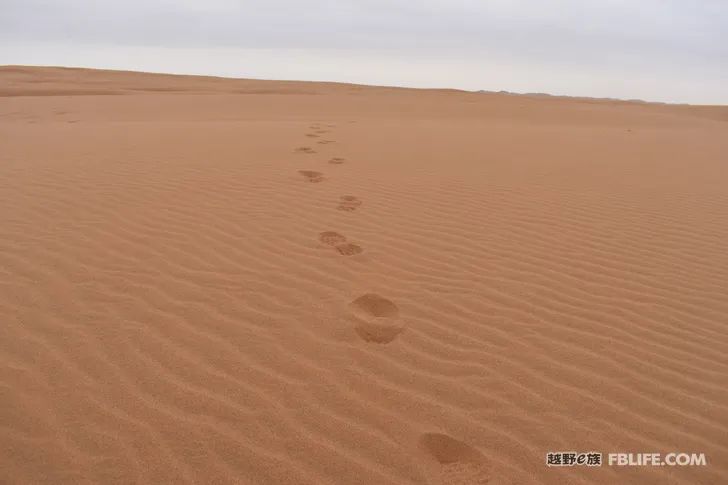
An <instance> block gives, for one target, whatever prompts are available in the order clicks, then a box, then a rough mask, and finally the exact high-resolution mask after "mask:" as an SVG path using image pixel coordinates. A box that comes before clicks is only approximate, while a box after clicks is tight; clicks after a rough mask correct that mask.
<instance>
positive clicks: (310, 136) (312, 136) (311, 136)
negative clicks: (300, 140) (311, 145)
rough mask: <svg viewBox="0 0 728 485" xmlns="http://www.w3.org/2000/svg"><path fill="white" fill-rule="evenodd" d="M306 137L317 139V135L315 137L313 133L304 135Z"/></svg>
mask: <svg viewBox="0 0 728 485" xmlns="http://www.w3.org/2000/svg"><path fill="white" fill-rule="evenodd" d="M306 136H307V137H309V138H318V137H319V135H317V134H315V133H306Z"/></svg>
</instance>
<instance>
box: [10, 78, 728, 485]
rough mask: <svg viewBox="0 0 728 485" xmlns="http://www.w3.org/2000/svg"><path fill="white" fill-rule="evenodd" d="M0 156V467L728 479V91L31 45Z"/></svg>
mask: <svg viewBox="0 0 728 485" xmlns="http://www.w3.org/2000/svg"><path fill="white" fill-rule="evenodd" d="M0 147H1V148H0V288H1V289H0V321H1V322H2V325H0V331H2V338H0V351H1V354H2V366H0V377H1V379H0V383H2V398H0V419H2V427H1V428H0V443H1V444H0V447H1V450H0V482H2V483H18V484H21V483H22V484H33V483H54V484H55V483H68V484H76V483H124V484H128V483H150V484H162V483H175V484H180V483H242V484H296V485H299V484H330V485H333V484H367V485H371V484H377V485H379V484H413V485H414V484H448V485H449V484H485V483H488V484H540V483H547V484H564V483H570V484H613V483H620V484H621V483H634V484H664V483H670V484H685V485H688V484H690V485H692V484H718V483H728V460H727V459H726V456H728V442H726V439H725V438H726V436H728V385H726V384H728V297H727V295H728V291H727V290H728V251H726V250H725V247H726V243H725V242H726V241H728V217H726V214H728V184H726V161H727V160H728V108H726V107H723V106H688V105H665V104H651V103H644V102H628V101H615V100H593V99H583V98H565V97H552V96H548V97H544V96H530V95H511V94H508V93H471V92H464V91H457V90H448V89H433V90H426V89H404V88H388V87H373V86H357V85H351V84H342V83H317V82H293V81H259V80H245V79H223V78H213V77H197V76H172V75H162V74H147V73H134V72H118V71H100V70H99V71H96V70H88V69H69V68H50V67H49V68H38V67H23V66H5V67H0ZM549 451H584V452H591V451H599V452H602V453H604V454H605V458H606V454H607V453H614V452H654V453H669V452H673V451H684V452H690V453H693V452H702V453H705V455H706V457H707V461H708V466H705V467H613V466H612V467H610V466H602V467H595V468H592V467H589V468H588V467H568V468H555V467H552V468H549V467H547V466H546V464H545V458H546V453H547V452H549Z"/></svg>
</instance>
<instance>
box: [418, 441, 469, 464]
mask: <svg viewBox="0 0 728 485" xmlns="http://www.w3.org/2000/svg"><path fill="white" fill-rule="evenodd" d="M420 444H421V445H422V447H423V448H424V449H425V450H426V451H427V452H428V453H429V454H430V455H432V456H433V457H434V458H435V459H436V460H437V461H438V462H440V463H441V464H443V465H447V464H450V463H455V462H459V461H460V462H474V461H480V460H481V459H482V458H483V455H481V454H480V452H479V451H478V450H476V449H475V448H473V447H472V446H470V445H469V444H467V443H464V442H462V441H459V440H456V439H455V438H453V437H452V436H448V435H446V434H442V433H425V434H423V435H422V436H421V437H420Z"/></svg>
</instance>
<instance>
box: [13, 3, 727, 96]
mask: <svg viewBox="0 0 728 485" xmlns="http://www.w3.org/2000/svg"><path fill="white" fill-rule="evenodd" d="M0 64H39V65H66V66H84V67H102V68H116V69H131V70H145V71H158V72H176V73H190V74H213V75H223V76H236V77H255V78H271V79H306V80H331V81H349V82H360V83H368V84H388V85H400V86H416V87H454V88H463V89H471V90H477V89H485V90H496V91H497V90H508V91H516V92H548V93H552V94H567V95H580V96H603V97H618V98H626V99H629V98H642V99H646V100H655V101H668V102H690V103H720V104H728V0H386V1H385V0H338V1H333V0H329V1H324V0H307V1H296V0H258V1H248V0H114V1H111V0H0Z"/></svg>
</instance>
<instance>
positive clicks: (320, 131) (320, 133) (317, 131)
mask: <svg viewBox="0 0 728 485" xmlns="http://www.w3.org/2000/svg"><path fill="white" fill-rule="evenodd" d="M330 132H331V130H316V131H315V132H314V133H318V134H319V135H323V134H324V133H330Z"/></svg>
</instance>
